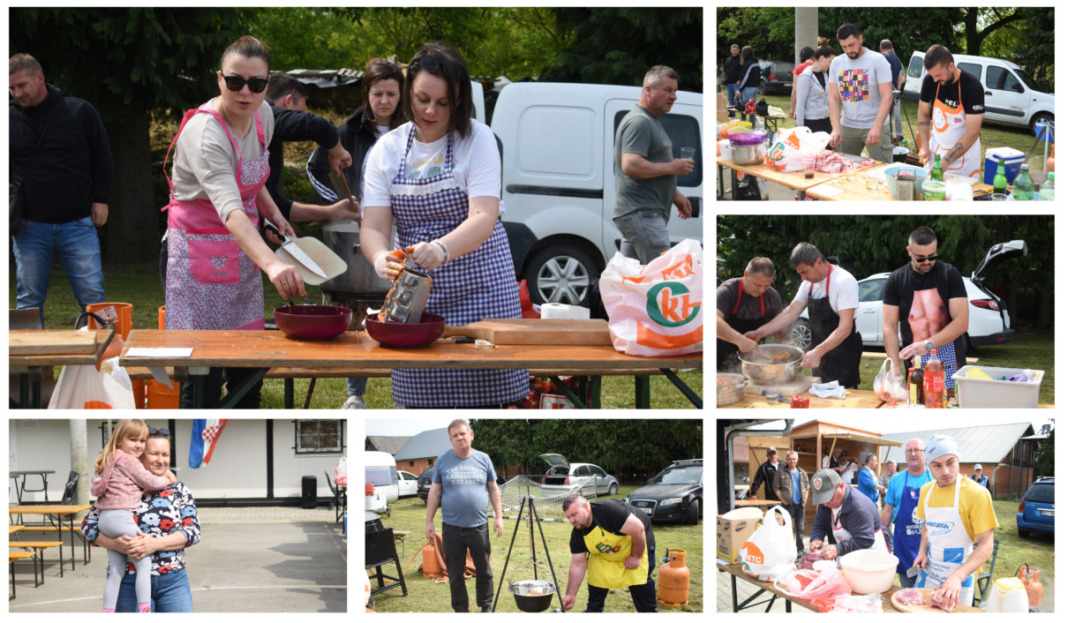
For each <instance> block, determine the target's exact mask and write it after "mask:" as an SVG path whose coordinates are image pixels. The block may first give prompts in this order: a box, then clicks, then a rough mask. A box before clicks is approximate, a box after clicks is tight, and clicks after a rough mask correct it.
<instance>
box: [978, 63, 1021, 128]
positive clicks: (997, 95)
mask: <svg viewBox="0 0 1068 623" xmlns="http://www.w3.org/2000/svg"><path fill="white" fill-rule="evenodd" d="M982 83H983V92H984V94H985V95H986V115H985V118H987V119H990V120H991V121H1000V122H1002V123H1012V124H1015V125H1021V124H1022V125H1027V111H1028V109H1029V107H1030V101H1031V98H1030V97H1029V94H1028V93H1027V90H1028V89H1027V87H1026V86H1025V85H1024V83H1022V82H1020V79H1019V78H1017V77H1016V75H1015V74H1014V73H1012V70H1011V69H1009V68H1008V67H1002V66H1000V65H987V66H986V76H984V77H983V81H982Z"/></svg>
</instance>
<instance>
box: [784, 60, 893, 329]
mask: <svg viewBox="0 0 1068 623" xmlns="http://www.w3.org/2000/svg"><path fill="white" fill-rule="evenodd" d="M884 60H885V59H884ZM809 286H812V300H816V299H822V298H827V279H826V278H823V279H820V281H819V283H811V282H808V283H802V284H801V287H799V288H798V289H797V294H795V295H794V300H795V301H801V302H802V303H804V304H805V305H808V304H809ZM828 302H829V303H830V304H831V309H832V310H834V313H838V312H840V311H841V310H843V309H856V308H857V306H858V305H860V287H859V286H858V285H857V280H856V278H855V277H853V275H851V274H849V271H848V270H845V269H843V268H839V267H838V266H835V267H834V268H832V269H831V297H830V301H828ZM856 327H857V317H856V314H855V313H854V315H853V329H854V330H856Z"/></svg>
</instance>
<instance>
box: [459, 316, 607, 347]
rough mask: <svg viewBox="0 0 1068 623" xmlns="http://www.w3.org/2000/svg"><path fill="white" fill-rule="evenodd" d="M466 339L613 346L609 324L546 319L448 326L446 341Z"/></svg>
mask: <svg viewBox="0 0 1068 623" xmlns="http://www.w3.org/2000/svg"><path fill="white" fill-rule="evenodd" d="M450 336H463V337H473V338H475V339H477V340H487V341H489V342H493V343H494V344H497V345H499V346H504V345H519V344H536V345H565V344H566V345H571V346H611V345H612V336H611V335H609V333H608V321H607V320H598V319H590V320H568V319H559V320H558V319H549V320H547V319H544V318H514V319H494V318H487V319H486V320H480V321H479V322H472V323H471V324H467V325H463V326H461V327H454V326H450V325H445V332H444V333H443V334H442V337H450Z"/></svg>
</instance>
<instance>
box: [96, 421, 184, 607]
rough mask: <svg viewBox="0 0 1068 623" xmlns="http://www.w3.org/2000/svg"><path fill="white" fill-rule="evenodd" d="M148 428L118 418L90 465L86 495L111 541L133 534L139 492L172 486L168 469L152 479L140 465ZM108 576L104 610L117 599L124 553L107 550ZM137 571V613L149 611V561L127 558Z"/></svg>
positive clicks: (102, 529) (142, 423)
mask: <svg viewBox="0 0 1068 623" xmlns="http://www.w3.org/2000/svg"><path fill="white" fill-rule="evenodd" d="M147 439H148V426H147V425H145V422H144V420H119V424H118V426H117V427H116V429H115V432H114V433H113V434H112V435H111V439H109V440H108V442H107V444H106V445H105V446H104V449H103V451H101V452H100V456H98V457H96V462H95V463H94V466H95V468H96V476H95V477H94V478H93V484H92V488H91V492H92V494H93V495H95V496H97V499H96V507H97V508H98V509H99V510H100V532H102V533H103V534H105V535H107V536H109V537H112V538H118V537H120V536H137V533H138V530H137V522H136V521H135V520H134V511H135V510H136V509H137V507H138V505H140V504H141V496H142V494H143V490H144V489H147V490H149V491H155V490H158V489H162V488H164V487H166V486H167V485H170V484H174V482H175V480H176V478H175V477H174V474H173V473H172V472H171V471H169V470H168V471H167V474H166V476H155V475H153V474H152V473H151V472H149V471H148V470H147V469H145V466H144V465H142V464H141V460H140V457H141V454H142V453H143V452H144V451H145V443H146V441H147ZM108 562H109V563H110V566H111V573H110V574H108V579H107V582H106V583H105V585H104V612H115V604H116V602H117V601H118V599H119V587H120V585H121V584H122V578H123V576H125V575H126V555H125V554H122V553H121V552H115V551H111V550H108ZM130 562H132V563H133V565H134V569H135V570H136V572H137V577H136V578H135V580H136V582H135V586H136V591H137V611H138V612H151V611H152V610H151V604H152V557H151V556H145V557H144V558H142V559H141V560H131V561H130Z"/></svg>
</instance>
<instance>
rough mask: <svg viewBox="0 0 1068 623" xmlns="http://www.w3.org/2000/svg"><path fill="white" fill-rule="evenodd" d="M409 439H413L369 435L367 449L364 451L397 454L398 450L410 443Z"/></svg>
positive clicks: (405, 436) (408, 437)
mask: <svg viewBox="0 0 1068 623" xmlns="http://www.w3.org/2000/svg"><path fill="white" fill-rule="evenodd" d="M409 439H411V437H410V436H408V435H404V436H391V435H368V436H367V447H365V448H364V450H370V451H374V452H388V453H389V454H396V453H397V451H398V450H400V449H401V448H403V447H404V444H406V443H408V440H409Z"/></svg>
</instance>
